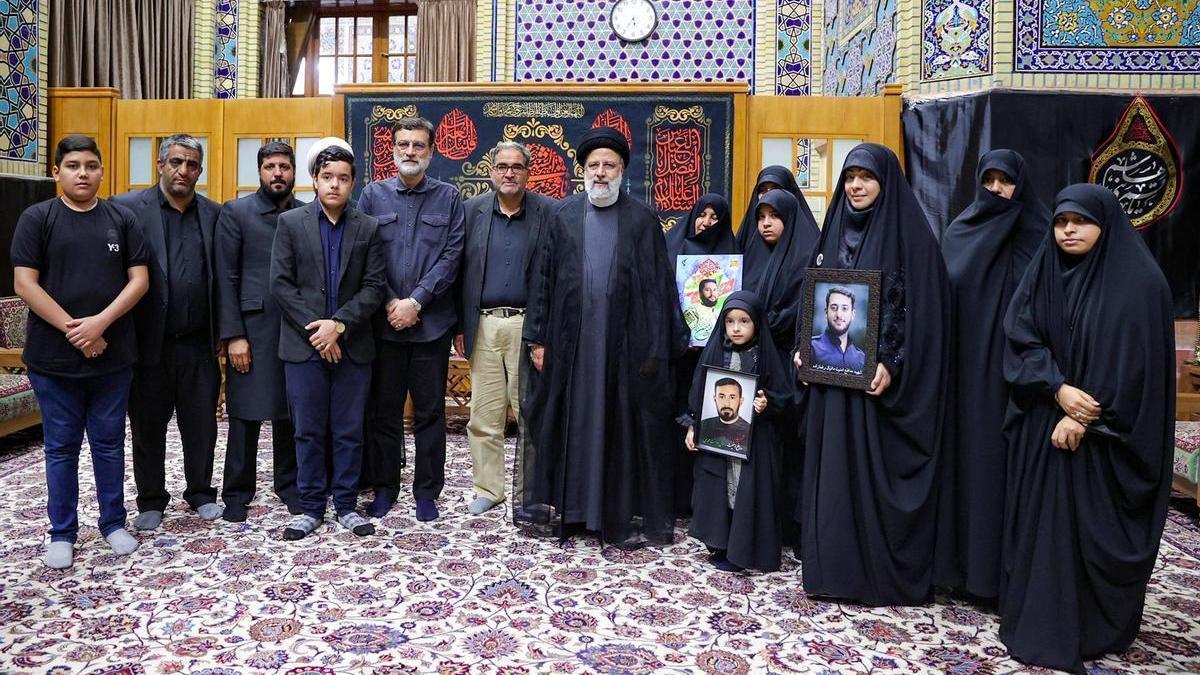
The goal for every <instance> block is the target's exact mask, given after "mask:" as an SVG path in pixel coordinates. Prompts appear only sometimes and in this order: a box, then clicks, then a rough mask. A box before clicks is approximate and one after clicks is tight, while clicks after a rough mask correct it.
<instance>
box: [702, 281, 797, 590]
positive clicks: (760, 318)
mask: <svg viewBox="0 0 1200 675" xmlns="http://www.w3.org/2000/svg"><path fill="white" fill-rule="evenodd" d="M704 366H717V367H720V368H726V369H728V370H736V371H740V372H743V373H750V374H754V375H757V376H758V386H757V391H754V392H742V393H741V395H743V396H753V397H754V413H755V415H754V420H753V425H752V431H751V433H750V443H749V445H750V448H749V450H750V451H749V457H748V458H747V459H746V461H744V462H743V461H741V460H737V459H732V458H728V457H725V456H723V455H717V454H714V453H710V452H705V451H699V452H698V453H697V455H696V463H695V473H694V476H695V483H694V487H693V489H692V520H691V526H690V528H689V529H688V534H690V535H691V536H693V537H695V538H697V539H699V540H700V541H703V542H704V543H705V545H707V546H708V549H709V551H710V552H711V555H710V556H709V560H710V561H712V563H713V564H714V565H716V566H717V567H718V568H720V569H723V570H726V571H737V570H740V569H743V568H752V569H756V570H761V571H764V572H772V571H775V570H777V569H779V558H780V551H781V549H782V546H783V544H782V541H781V514H782V513H783V510H782V509H781V508H780V507H781V506H782V504H781V503H780V498H781V497H782V489H781V485H780V480H781V478H782V476H781V475H780V474H781V457H780V454H781V452H782V449H783V441H782V436H781V431H782V430H783V428H784V422H785V417H790V413H791V412H792V411H791V410H790V408H791V407H792V402H793V399H794V390H793V389H794V385H793V384H792V383H793V377H792V375H791V373H790V371H789V370H788V369H787V367H786V366H785V364H784V361H783V360H782V359H781V358H780V356H779V352H778V351H777V350H776V349H775V344H774V341H773V340H772V338H771V331H769V330H767V324H766V312H765V311H764V310H763V307H762V305H761V303H760V302H759V300H758V297H757V296H756V295H755V294H754V293H751V292H749V291H738V292H737V293H734V294H733V295H731V296H729V298H728V299H727V300H726V301H725V305H724V307H722V309H721V316H720V318H719V319H718V320H717V328H716V330H714V331H713V334H712V337H710V338H709V340H708V344H707V345H706V346H705V347H704V351H703V352H701V354H700V367H699V368H697V369H696V376H695V378H694V379H693V381H692V391H691V398H690V402H689V408H690V414H691V418H692V420H693V424H692V426H691V427H690V428H689V429H688V434H687V445H688V449H690V450H693V451H695V450H696V441H697V431H698V430H697V426H698V425H699V423H700V411H702V410H703V409H704V399H705V397H711V396H712V395H713V393H712V392H711V391H707V390H706V387H705V374H706V372H707V369H706V368H705V367H704ZM739 391H740V388H739ZM735 413H736V408H735Z"/></svg>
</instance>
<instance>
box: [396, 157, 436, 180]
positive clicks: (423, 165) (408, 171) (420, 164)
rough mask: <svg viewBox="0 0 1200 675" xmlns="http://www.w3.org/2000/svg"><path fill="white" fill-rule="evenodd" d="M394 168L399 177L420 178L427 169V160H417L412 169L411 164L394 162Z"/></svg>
mask: <svg viewBox="0 0 1200 675" xmlns="http://www.w3.org/2000/svg"><path fill="white" fill-rule="evenodd" d="M396 168H397V169H399V170H400V175H402V176H404V177H406V178H412V177H413V176H420V175H421V173H422V172H423V171H425V169H428V168H429V160H427V159H418V160H417V165H416V167H413V165H411V164H404V163H403V162H396Z"/></svg>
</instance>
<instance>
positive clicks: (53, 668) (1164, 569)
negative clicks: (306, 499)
mask: <svg viewBox="0 0 1200 675" xmlns="http://www.w3.org/2000/svg"><path fill="white" fill-rule="evenodd" d="M223 434H224V429H223V428H222V440H221V442H220V443H219V445H218V448H223V447H224V436H223ZM169 442H170V449H169V452H168V463H169V472H168V476H169V479H170V480H169V487H170V489H171V490H172V491H173V493H174V494H175V495H176V499H174V500H173V501H172V503H171V506H170V507H169V508H168V511H167V516H166V519H165V520H164V522H163V525H162V527H161V528H160V529H159V530H158V531H156V532H154V533H140V534H138V535H137V536H138V538H139V539H140V541H141V548H140V549H139V550H138V551H136V552H135V553H134V554H133V555H131V556H128V557H119V556H116V555H114V554H112V553H111V552H110V551H109V549H108V547H107V546H106V545H105V544H104V542H103V541H102V540H101V538H100V536H99V532H98V531H97V530H96V529H95V522H96V517H97V511H96V506H95V494H94V488H93V481H92V478H91V462H90V461H89V460H88V459H87V457H86V452H85V457H84V459H83V460H82V461H81V463H80V474H81V477H82V480H81V484H82V485H81V509H80V522H81V524H83V526H84V527H83V529H82V530H81V532H80V537H79V544H78V545H77V547H76V561H75V566H74V568H72V569H68V570H62V571H57V570H50V569H48V568H45V567H43V566H42V564H41V556H42V550H43V548H42V547H43V545H44V539H45V535H44V533H45V530H46V527H47V524H46V515H45V506H44V500H45V486H44V479H45V478H44V468H43V464H42V456H41V453H40V451H39V450H37V449H35V450H32V451H28V450H26V451H25V453H24V454H23V455H20V456H19V457H16V458H10V459H8V460H7V461H2V462H0V495H3V508H2V509H0V673H84V674H87V675H101V674H104V675H117V674H130V675H134V674H139V675H140V674H143V673H145V674H157V673H189V674H192V675H223V674H226V673H288V674H290V675H309V674H311V675H319V674H335V673H336V674H340V673H365V674H376V673H377V674H380V675H382V674H385V673H494V674H507V675H515V674H517V673H530V674H532V673H622V674H623V673H635V674H636V673H714V674H716V673H721V674H730V675H732V674H744V673H811V674H814V675H815V674H828V673H913V674H915V673H952V674H956V675H972V674H980V675H982V674H995V675H1001V674H1007V673H1035V672H1048V671H1039V670H1038V669H1031V668H1027V667H1023V666H1021V665H1020V664H1018V663H1016V662H1014V661H1012V660H1010V659H1008V658H1007V655H1006V653H1005V650H1004V647H1003V646H1002V645H1001V644H1000V643H999V641H998V640H997V637H996V631H997V626H998V624H997V622H996V619H995V617H994V615H992V614H991V613H988V612H986V611H983V610H980V609H977V608H973V607H971V606H970V605H966V604H962V603H958V602H955V601H951V600H949V599H946V598H939V602H938V603H936V604H932V605H929V606H926V607H917V608H866V607H859V606H855V605H844V604H836V603H826V602H820V601H817V600H815V599H812V598H809V597H807V596H806V595H805V593H804V590H803V588H802V587H801V584H800V570H799V566H798V565H797V564H796V563H794V562H788V563H785V566H784V568H783V569H782V570H781V571H779V572H776V573H773V574H766V575H737V574H729V573H725V572H720V571H717V570H715V569H713V568H712V567H711V566H710V565H709V564H708V563H707V562H706V561H705V550H704V547H703V546H702V545H701V544H699V543H698V542H696V541H693V540H690V539H688V538H687V537H686V536H685V535H684V529H683V528H679V529H677V531H676V532H677V534H676V538H675V543H674V544H673V545H671V546H669V547H666V548H658V549H643V550H638V551H632V552H626V551H620V550H617V549H613V548H601V547H600V546H598V545H597V543H596V542H595V540H594V539H582V540H579V539H577V540H574V541H572V542H570V543H568V544H567V545H566V546H565V547H560V546H559V545H558V544H557V543H555V542H550V541H543V540H537V539H532V538H528V537H526V536H523V535H521V534H520V533H518V532H517V530H516V529H515V528H514V527H513V526H512V524H511V523H510V522H509V516H510V513H509V512H508V511H507V510H506V509H505V508H504V507H500V508H496V509H493V510H492V511H490V512H488V513H486V514H484V515H482V516H472V515H470V514H469V513H468V512H467V508H466V506H467V503H468V502H469V501H470V500H471V498H472V497H473V495H472V494H471V468H470V452H469V450H468V448H467V443H466V438H465V437H464V436H462V435H458V434H452V435H451V436H450V449H449V459H448V462H447V471H446V473H447V486H446V490H445V492H444V493H443V496H442V499H441V502H440V507H441V510H442V517H441V518H440V519H439V520H437V521H434V522H431V523H418V522H417V520H416V519H415V517H414V516H413V503H412V498H411V496H405V497H402V499H401V502H400V503H399V504H398V505H397V507H396V508H395V509H393V511H392V513H391V514H390V515H388V516H387V517H385V518H383V519H381V520H380V521H378V522H377V523H376V524H377V527H378V528H379V532H378V534H376V535H375V536H373V537H365V538H359V537H355V536H354V535H353V534H351V533H349V532H347V531H346V530H344V529H341V528H340V527H338V526H336V525H335V524H332V523H329V522H326V523H325V524H324V525H322V526H321V527H320V528H319V529H318V531H317V532H316V533H315V535H313V536H311V537H309V538H308V539H305V540H303V541H300V542H285V541H282V540H281V537H280V534H281V531H282V527H283V524H284V523H285V521H286V520H287V518H288V516H287V512H286V510H285V509H284V507H283V506H282V505H281V504H280V503H278V501H276V500H275V498H274V496H273V495H271V494H270V493H269V491H268V492H267V493H265V494H264V493H262V492H260V493H259V495H258V497H256V499H255V502H254V504H253V506H252V509H251V512H250V518H249V520H248V521H247V522H245V523H239V524H231V523H227V522H224V521H216V522H212V523H209V522H205V521H203V520H201V519H200V518H199V517H197V516H196V515H195V514H194V513H192V512H191V511H189V510H185V509H186V507H185V506H183V505H182V501H181V500H180V499H178V495H179V494H180V493H181V492H182V489H183V478H182V460H181V457H180V450H179V438H178V435H177V434H175V432H174V427H172V435H171V437H170V439H169ZM269 447H270V445H269V443H268V442H265V441H264V443H263V444H262V448H261V450H260V452H259V457H260V462H262V461H264V460H267V461H269V458H270V456H271V453H270V450H269ZM410 456H411V452H410ZM221 463H222V456H221V451H220V450H218V455H217V463H216V466H217V467H218V468H217V471H216V474H217V478H216V480H217V481H218V482H219V480H220V478H219V476H220V467H221ZM269 471H270V467H269V466H268V465H266V462H264V465H263V466H260V476H259V486H260V489H261V488H265V487H267V486H269V485H270V480H269V475H270V473H269ZM405 477H406V481H407V482H409V483H411V469H406V473H405ZM125 496H126V501H127V504H128V505H129V508H130V515H131V517H132V515H133V497H134V489H133V480H132V470H131V469H130V470H129V471H127V479H126V492H125ZM363 499H364V501H365V500H366V499H367V496H366V495H364V497H363ZM785 557H788V558H789V559H790V556H785ZM1090 665H1091V667H1092V668H1091V672H1092V674H1093V675H1116V674H1127V673H1163V674H1175V673H1196V672H1200V530H1198V529H1197V527H1196V524H1195V522H1194V520H1193V519H1192V518H1191V517H1190V516H1186V515H1184V514H1181V513H1177V512H1174V511H1173V512H1172V514H1171V519H1170V522H1168V524H1167V532H1166V536H1165V538H1164V541H1163V545H1162V549H1161V552H1160V555H1159V560H1158V565H1157V567H1156V569H1155V572H1154V577H1153V579H1152V580H1151V584H1150V594H1149V598H1148V603H1147V609H1146V615H1145V619H1144V621H1143V624H1142V633H1141V637H1140V638H1139V639H1138V641H1137V642H1136V643H1135V644H1134V646H1133V647H1132V648H1131V649H1130V650H1129V651H1128V652H1126V653H1125V654H1123V655H1121V656H1119V657H1115V658H1109V659H1105V660H1103V661H1099V662H1096V663H1093V664H1090Z"/></svg>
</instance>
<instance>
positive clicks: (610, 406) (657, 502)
mask: <svg viewBox="0 0 1200 675" xmlns="http://www.w3.org/2000/svg"><path fill="white" fill-rule="evenodd" d="M552 222H553V224H552V226H551V228H550V231H549V233H548V234H547V237H546V240H547V241H546V244H545V247H544V249H543V250H542V252H541V253H540V259H539V262H538V265H537V267H538V270H539V271H538V274H537V275H536V278H535V279H534V281H533V284H532V287H531V288H530V297H529V309H528V313H527V314H526V318H525V328H524V339H525V341H526V342H527V343H529V344H537V345H544V346H545V352H544V363H545V365H544V368H543V370H542V372H541V376H540V377H539V378H538V382H537V384H536V385H534V386H533V387H532V389H531V390H530V391H529V392H528V394H527V397H526V401H523V402H522V405H521V409H522V411H523V413H524V411H529V412H530V414H529V415H528V416H527V417H526V423H527V425H528V434H527V440H526V443H525V447H524V448H522V451H521V457H520V465H519V466H518V473H517V476H518V483H519V484H518V485H517V486H516V488H517V490H516V491H515V492H517V494H518V496H517V497H516V502H515V504H516V508H515V510H514V515H513V519H514V521H515V522H516V523H517V524H518V525H520V526H523V527H526V528H527V529H529V530H531V531H533V532H534V533H535V534H542V535H548V534H554V535H560V536H566V535H567V534H569V530H571V529H573V528H580V529H586V530H590V531H594V532H597V533H599V534H600V536H601V538H602V540H603V541H605V542H606V543H611V544H615V545H618V546H625V547H629V546H638V545H641V544H645V543H658V544H665V543H669V542H670V541H671V540H672V530H673V528H672V526H673V508H672V504H671V502H672V499H671V498H672V480H673V478H672V476H671V466H672V458H671V454H670V452H667V451H666V449H668V448H672V447H673V444H674V442H675V434H676V433H677V429H678V426H677V425H675V424H674V421H673V418H674V414H673V401H672V397H671V396H670V395H669V392H671V391H672V388H673V386H674V379H673V375H672V373H671V367H670V364H671V359H672V358H674V357H677V356H679V355H680V354H681V353H682V352H683V350H684V349H685V348H686V330H685V329H684V328H683V327H682V324H683V318H682V314H681V312H680V310H679V300H678V296H677V294H676V291H675V280H674V276H673V275H672V273H671V270H672V265H671V264H670V262H668V260H667V251H666V243H665V241H664V238H663V235H662V227H661V226H660V225H659V222H658V217H657V215H656V214H655V213H654V212H653V211H651V210H650V208H649V207H647V206H646V205H645V204H642V203H641V202H639V201H637V200H636V199H633V198H631V197H629V196H628V195H627V194H625V193H624V192H622V193H621V194H620V197H619V199H618V200H617V202H616V203H615V204H613V205H611V206H604V207H597V206H594V205H592V204H591V203H589V201H588V196H587V195H586V193H585V194H579V195H576V196H574V197H571V198H569V199H567V200H565V201H564V202H562V204H561V205H560V206H559V207H558V209H557V211H556V212H555V215H554V218H553V221H552ZM564 526H566V527H565V528H564Z"/></svg>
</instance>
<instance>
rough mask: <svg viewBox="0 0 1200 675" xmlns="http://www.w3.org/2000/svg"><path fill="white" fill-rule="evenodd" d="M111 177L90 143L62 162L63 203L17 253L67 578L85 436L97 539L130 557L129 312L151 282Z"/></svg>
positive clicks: (55, 543)
mask: <svg viewBox="0 0 1200 675" xmlns="http://www.w3.org/2000/svg"><path fill="white" fill-rule="evenodd" d="M103 175H104V170H103V167H102V165H101V161H100V149H99V148H98V147H97V146H96V142H95V141H94V140H92V139H91V138H88V137H86V136H80V135H71V136H67V137H65V138H63V139H62V140H61V141H59V142H58V147H57V148H55V151H54V179H55V180H56V181H58V184H59V187H60V188H61V189H62V192H63V194H62V197H59V198H55V199H50V200H47V201H44V202H41V203H39V204H34V205H33V206H31V207H29V208H28V209H26V210H25V212H24V213H22V214H21V217H20V219H19V220H18V221H17V228H16V232H14V234H13V242H12V264H13V284H14V286H15V288H16V292H17V295H19V296H21V299H22V300H24V301H25V303H26V304H28V305H29V309H30V312H29V324H28V335H27V337H26V341H25V352H24V360H25V365H26V366H27V367H28V368H29V380H30V382H31V383H32V384H33V391H34V394H35V395H36V396H37V400H38V406H39V407H40V408H41V412H42V429H43V432H44V435H45V441H46V483H47V500H46V501H47V503H46V511H47V513H48V515H49V516H50V545H49V546H48V547H47V548H46V556H45V559H44V562H45V564H46V565H47V566H48V567H54V568H65V567H70V566H71V563H72V562H73V557H74V544H75V540H76V535H77V533H78V530H79V522H78V519H77V516H76V507H77V505H78V502H79V475H78V470H79V451H80V447H81V444H82V442H83V432H84V430H85V429H86V430H87V435H88V442H89V444H90V445H91V451H92V464H93V468H94V471H95V475H96V497H97V500H98V501H99V503H100V523H99V527H100V534H101V535H103V536H104V538H105V540H106V541H108V544H109V545H110V546H111V547H112V549H113V550H114V551H116V552H117V553H119V554H122V555H125V554H129V553H132V552H133V551H134V550H135V549H137V547H138V542H137V540H136V539H134V538H133V537H132V536H131V535H130V534H129V533H128V532H127V531H126V530H125V505H124V501H125V492H124V475H125V412H126V408H127V406H128V401H129V383H130V380H131V379H132V377H133V371H132V365H133V362H134V359H135V358H136V356H137V345H136V344H135V339H134V333H133V323H132V321H131V319H130V317H129V316H127V314H128V312H129V310H131V309H133V306H134V305H135V304H137V301H138V299H140V298H141V297H142V295H144V294H145V293H146V289H147V288H148V286H149V280H148V279H149V275H148V273H147V268H146V261H147V256H146V250H145V246H144V244H143V241H142V231H141V228H140V227H139V226H138V225H137V223H136V221H135V220H134V217H133V214H132V213H130V212H129V211H128V210H126V209H124V208H122V207H119V206H115V205H113V204H110V203H109V202H107V201H104V200H101V199H98V198H97V197H96V192H97V191H98V190H99V188H100V180H101V178H102V177H103Z"/></svg>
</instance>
